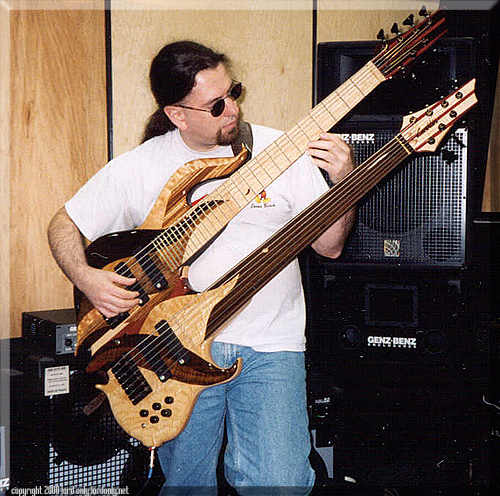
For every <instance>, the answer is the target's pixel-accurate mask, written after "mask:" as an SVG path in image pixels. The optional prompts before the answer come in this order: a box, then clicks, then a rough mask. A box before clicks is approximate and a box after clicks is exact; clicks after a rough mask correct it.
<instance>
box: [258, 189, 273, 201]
mask: <svg viewBox="0 0 500 496" xmlns="http://www.w3.org/2000/svg"><path fill="white" fill-rule="evenodd" d="M270 200H271V198H268V197H267V193H266V190H264V191H262V192H261V193H260V194H258V195H257V196H256V197H255V201H256V202H257V203H269V201H270Z"/></svg>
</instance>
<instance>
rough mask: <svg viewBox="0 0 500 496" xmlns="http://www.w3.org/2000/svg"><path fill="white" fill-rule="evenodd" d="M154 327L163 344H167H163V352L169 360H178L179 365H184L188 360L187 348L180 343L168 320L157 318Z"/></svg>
mask: <svg viewBox="0 0 500 496" xmlns="http://www.w3.org/2000/svg"><path fill="white" fill-rule="evenodd" d="M155 329H156V330H157V331H158V334H159V335H160V336H161V340H162V342H163V344H164V345H165V344H167V345H168V346H164V348H163V354H164V355H165V356H166V357H167V358H169V359H170V360H173V361H175V362H178V363H179V364H180V365H186V364H187V363H188V362H189V354H188V350H187V349H186V348H185V347H184V345H183V344H182V343H181V341H180V339H179V338H178V337H177V335H176V334H175V332H174V331H173V330H172V328H171V327H170V325H169V324H168V322H167V321H166V320H159V321H158V322H157V323H156V324H155Z"/></svg>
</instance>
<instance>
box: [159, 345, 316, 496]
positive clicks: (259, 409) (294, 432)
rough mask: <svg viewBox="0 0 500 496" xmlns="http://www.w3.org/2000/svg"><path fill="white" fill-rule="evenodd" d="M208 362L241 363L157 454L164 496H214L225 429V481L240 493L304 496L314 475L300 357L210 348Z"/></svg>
mask: <svg viewBox="0 0 500 496" xmlns="http://www.w3.org/2000/svg"><path fill="white" fill-rule="evenodd" d="M212 356H213V358H214V361H215V362H216V363H217V364H218V365H220V366H222V367H228V366H229V365H231V364H232V363H233V362H234V361H235V360H236V359H237V358H238V357H241V358H242V359H243V369H242V371H241V374H240V375H239V376H238V377H237V378H236V379H234V380H232V381H230V382H228V383H227V384H221V385H218V386H213V387H211V388H208V389H206V390H205V391H203V393H202V394H201V395H200V397H199V399H198V401H197V403H196V405H195V408H194V410H193V413H192V416H191V418H190V420H189V422H188V425H187V426H186V428H185V429H184V431H183V432H181V434H180V435H179V436H177V437H176V438H175V439H173V440H171V441H168V442H167V443H165V444H164V445H163V446H161V447H160V448H159V449H158V458H159V461H160V464H161V467H162V469H163V473H164V475H165V479H166V481H165V484H164V486H163V488H162V490H161V492H160V494H161V495H162V496H166V495H181V494H182V495H188V494H189V495H196V496H201V495H203V496H204V495H216V494H217V487H216V486H217V480H216V468H217V461H218V455H219V451H220V448H221V444H222V440H223V435H224V420H225V424H226V426H227V446H226V451H225V454H224V469H225V476H226V479H227V481H228V482H229V484H231V486H233V487H234V488H235V489H236V490H237V491H238V493H239V494H242V495H255V496H257V495H258V496H267V495H287V496H289V495H293V496H299V495H301V496H303V495H306V494H309V492H310V491H311V489H312V486H313V484H314V472H313V470H312V468H311V466H310V464H309V459H308V456H309V452H310V449H311V445H310V436H309V431H308V419H307V410H306V384H305V367H304V354H303V353H297V352H273V353H262V352H256V351H254V350H253V349H252V348H249V347H245V346H237V345H232V344H227V343H213V345H212Z"/></svg>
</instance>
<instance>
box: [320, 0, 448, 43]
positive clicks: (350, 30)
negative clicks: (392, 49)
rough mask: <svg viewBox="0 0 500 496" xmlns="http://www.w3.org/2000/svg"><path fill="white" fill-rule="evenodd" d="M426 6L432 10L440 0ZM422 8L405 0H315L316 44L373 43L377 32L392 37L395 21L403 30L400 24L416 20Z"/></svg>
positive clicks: (417, 3) (434, 0)
mask: <svg viewBox="0 0 500 496" xmlns="http://www.w3.org/2000/svg"><path fill="white" fill-rule="evenodd" d="M425 5H426V6H427V8H428V10H429V11H433V10H436V9H437V7H438V5H439V1H438V0H430V1H429V2H425ZM421 6H422V4H421V3H419V2H414V1H405V0H402V1H399V0H392V1H391V0H385V1H384V2H374V1H373V0H352V1H351V2H338V1H337V0H318V35H317V36H318V42H322V41H362V40H375V39H376V38H377V33H378V32H379V31H380V29H383V30H384V31H385V33H386V34H387V35H390V37H392V36H394V35H393V34H392V33H391V27H392V25H393V24H394V23H395V22H396V23H398V25H399V26H400V27H401V28H403V27H404V26H402V22H403V21H404V20H405V19H406V17H408V15H409V14H414V15H415V19H416V20H418V16H417V15H416V14H417V12H418V11H419V10H420V8H421ZM404 28H405V30H406V29H407V28H406V27H404Z"/></svg>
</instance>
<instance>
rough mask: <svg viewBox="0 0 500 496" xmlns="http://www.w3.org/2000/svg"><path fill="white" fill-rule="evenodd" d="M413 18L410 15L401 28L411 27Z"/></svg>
mask: <svg viewBox="0 0 500 496" xmlns="http://www.w3.org/2000/svg"><path fill="white" fill-rule="evenodd" d="M414 18H415V16H414V15H413V14H410V15H409V16H408V17H407V18H406V19H405V20H404V21H403V26H413V24H414Z"/></svg>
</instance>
